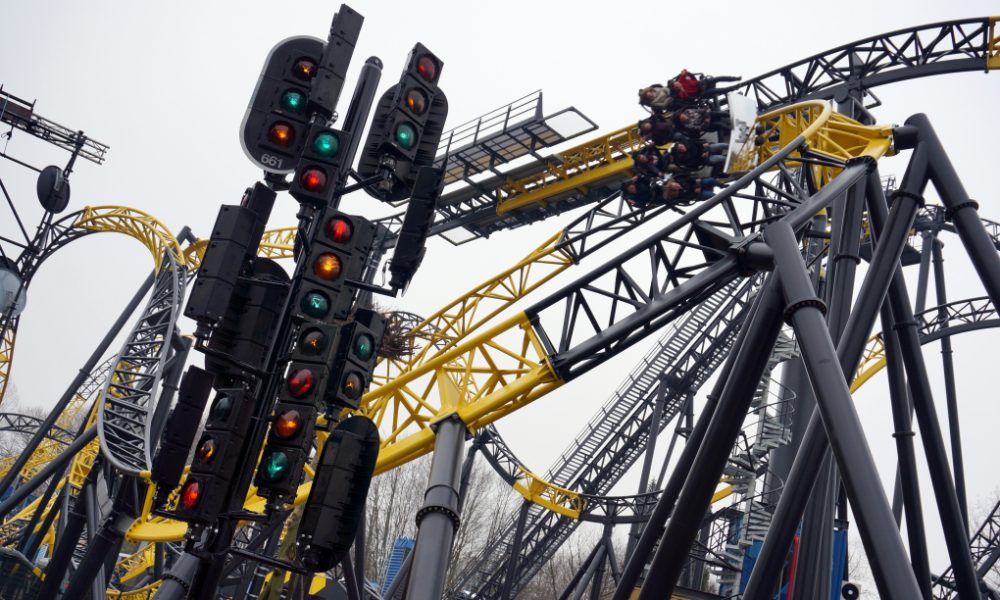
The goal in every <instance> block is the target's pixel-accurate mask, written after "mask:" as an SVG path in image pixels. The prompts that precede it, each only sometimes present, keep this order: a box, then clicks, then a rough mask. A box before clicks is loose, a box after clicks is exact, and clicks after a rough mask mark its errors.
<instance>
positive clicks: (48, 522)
mask: <svg viewBox="0 0 1000 600" xmlns="http://www.w3.org/2000/svg"><path fill="white" fill-rule="evenodd" d="M68 494H69V486H63V489H62V491H61V492H59V497H57V498H56V501H55V502H54V503H53V504H52V508H51V509H50V510H49V511H48V512H47V513H46V514H45V520H43V521H42V524H41V526H40V527H39V528H38V535H32V536H31V539H30V541H29V542H28V543H27V544H26V545H25V546H24V547H23V549H21V554H24V555H25V556H27V557H28V560H31V561H32V562H34V560H33V559H32V558H31V557H33V556H35V555H36V554H38V548H39V547H41V545H42V540H43V539H44V538H45V532H46V531H48V530H49V528H50V527H52V524H53V522H54V521H55V518H56V515H58V514H59V513H61V512H62V511H63V509H64V508H65V507H66V502H65V498H66V496H67V495H68ZM29 527H30V528H33V527H34V526H33V525H29ZM29 530H30V529H29Z"/></svg>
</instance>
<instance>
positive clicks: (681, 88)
mask: <svg viewBox="0 0 1000 600" xmlns="http://www.w3.org/2000/svg"><path fill="white" fill-rule="evenodd" d="M739 80H740V78H739V77H733V76H721V77H705V75H704V74H702V73H691V72H689V71H688V70H687V69H682V70H681V72H680V74H678V75H677V77H674V78H673V79H671V80H669V81H667V84H666V85H661V84H658V83H654V84H652V85H649V86H647V87H644V88H642V89H640V90H639V104H641V105H643V106H646V107H648V108H649V109H651V110H652V111H653V112H664V111H668V110H671V109H673V108H682V107H684V106H687V105H690V104H693V103H695V102H698V101H699V100H700V99H702V98H706V97H713V98H714V97H715V96H718V95H720V94H722V93H723V92H722V91H721V90H718V89H717V87H716V86H717V85H718V84H719V83H721V82H732V81H739Z"/></svg>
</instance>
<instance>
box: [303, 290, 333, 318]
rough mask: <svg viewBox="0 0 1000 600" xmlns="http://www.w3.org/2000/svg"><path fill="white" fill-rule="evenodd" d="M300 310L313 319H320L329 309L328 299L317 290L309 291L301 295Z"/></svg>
mask: <svg viewBox="0 0 1000 600" xmlns="http://www.w3.org/2000/svg"><path fill="white" fill-rule="evenodd" d="M300 308H301V309H302V312H304V313H306V314H307V315H309V316H310V317H312V318H314V319H322V318H323V317H325V316H326V313H327V312H329V310H330V299H329V298H327V297H326V296H325V295H324V294H321V293H319V292H309V293H308V294H306V295H305V296H303V297H302V304H301V306H300Z"/></svg>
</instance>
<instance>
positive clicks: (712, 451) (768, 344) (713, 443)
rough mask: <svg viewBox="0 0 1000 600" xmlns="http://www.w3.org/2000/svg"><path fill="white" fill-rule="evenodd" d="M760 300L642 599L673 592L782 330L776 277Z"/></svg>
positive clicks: (644, 584)
mask: <svg viewBox="0 0 1000 600" xmlns="http://www.w3.org/2000/svg"><path fill="white" fill-rule="evenodd" d="M786 227H787V225H786ZM796 256H798V252H797V251H796ZM759 298H760V300H759V302H758V304H757V307H756V310H755V311H754V314H753V316H752V318H751V320H750V324H749V328H748V332H747V336H746V340H745V341H744V342H743V343H742V344H741V345H740V346H738V347H737V349H736V360H735V362H734V363H733V367H732V370H731V372H730V373H729V377H728V380H727V381H726V383H725V387H724V388H723V391H722V395H721V397H720V398H719V405H718V408H717V409H716V410H715V415H714V416H713V418H712V421H711V423H709V425H708V428H707V430H706V432H705V437H704V441H703V442H702V443H701V444H700V447H699V448H698V453H697V454H696V455H695V457H694V460H693V461H692V463H691V468H690V469H689V470H688V471H687V473H688V477H687V480H686V481H685V482H684V485H683V487H682V488H681V491H680V494H679V495H678V497H677V503H676V505H675V506H674V510H673V514H672V515H671V518H670V521H669V522H668V523H667V528H666V531H664V533H663V536H662V537H661V538H660V546H659V548H657V550H656V554H654V555H653V560H652V562H650V565H649V571H648V572H647V574H646V580H645V582H643V585H642V589H641V590H640V591H639V597H638V600H654V599H657V600H659V599H660V598H664V597H667V598H669V597H670V595H671V594H672V593H673V591H674V587H675V586H676V583H677V578H678V576H679V575H680V572H681V570H682V569H683V567H684V563H685V562H686V561H687V555H688V550H689V548H690V547H691V543H692V542H693V541H694V538H695V536H696V535H697V534H698V530H699V529H700V528H701V522H702V518H703V517H704V514H705V509H706V508H707V507H708V506H709V505H710V503H711V498H712V493H713V492H714V491H715V488H716V486H717V485H718V482H719V477H720V476H721V474H722V470H723V468H724V467H725V465H726V460H727V459H728V458H729V452H730V449H731V448H732V447H733V444H734V443H735V442H736V439H737V437H738V436H739V433H740V430H741V427H742V425H743V421H744V419H745V418H746V413H747V409H748V408H749V407H750V403H751V402H752V401H753V396H754V392H755V391H756V389H757V385H758V384H759V383H760V378H761V376H762V375H763V373H764V369H765V367H766V366H767V361H768V359H769V358H770V356H771V349H772V348H773V347H774V343H775V341H776V340H777V338H778V334H779V333H780V332H781V293H780V291H779V290H778V278H777V277H776V276H774V275H771V276H770V277H768V280H767V282H766V283H765V284H764V287H763V288H762V289H761V291H760V293H759ZM619 587H620V586H619Z"/></svg>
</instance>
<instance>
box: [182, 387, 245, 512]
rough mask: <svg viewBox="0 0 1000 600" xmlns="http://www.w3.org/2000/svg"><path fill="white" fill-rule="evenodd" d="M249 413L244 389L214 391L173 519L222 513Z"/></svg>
mask: <svg viewBox="0 0 1000 600" xmlns="http://www.w3.org/2000/svg"><path fill="white" fill-rule="evenodd" d="M253 412H254V402H253V399H252V398H251V397H250V396H249V394H247V391H246V390H245V389H244V388H241V387H233V388H221V389H219V390H218V392H217V393H216V395H215V399H214V400H213V401H212V406H211V408H210V409H209V411H208V420H207V421H206V422H205V428H204V429H203V430H202V434H201V438H200V439H199V440H198V444H197V445H196V446H195V451H194V458H193V459H192V461H191V471H190V473H188V477H187V479H186V480H185V481H184V485H182V486H181V491H180V495H179V497H178V500H177V508H176V510H175V515H176V516H177V518H179V519H181V520H184V521H190V522H196V523H211V522H212V521H214V520H215V519H216V517H218V516H219V514H220V513H221V512H222V509H223V507H224V506H225V501H226V496H227V494H228V492H229V488H230V483H231V482H232V480H233V478H234V477H235V476H236V475H237V473H236V470H237V467H238V466H239V461H240V454H241V451H242V446H243V441H244V439H245V438H246V435H247V433H248V430H249V428H250V419H251V417H252V416H253Z"/></svg>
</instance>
